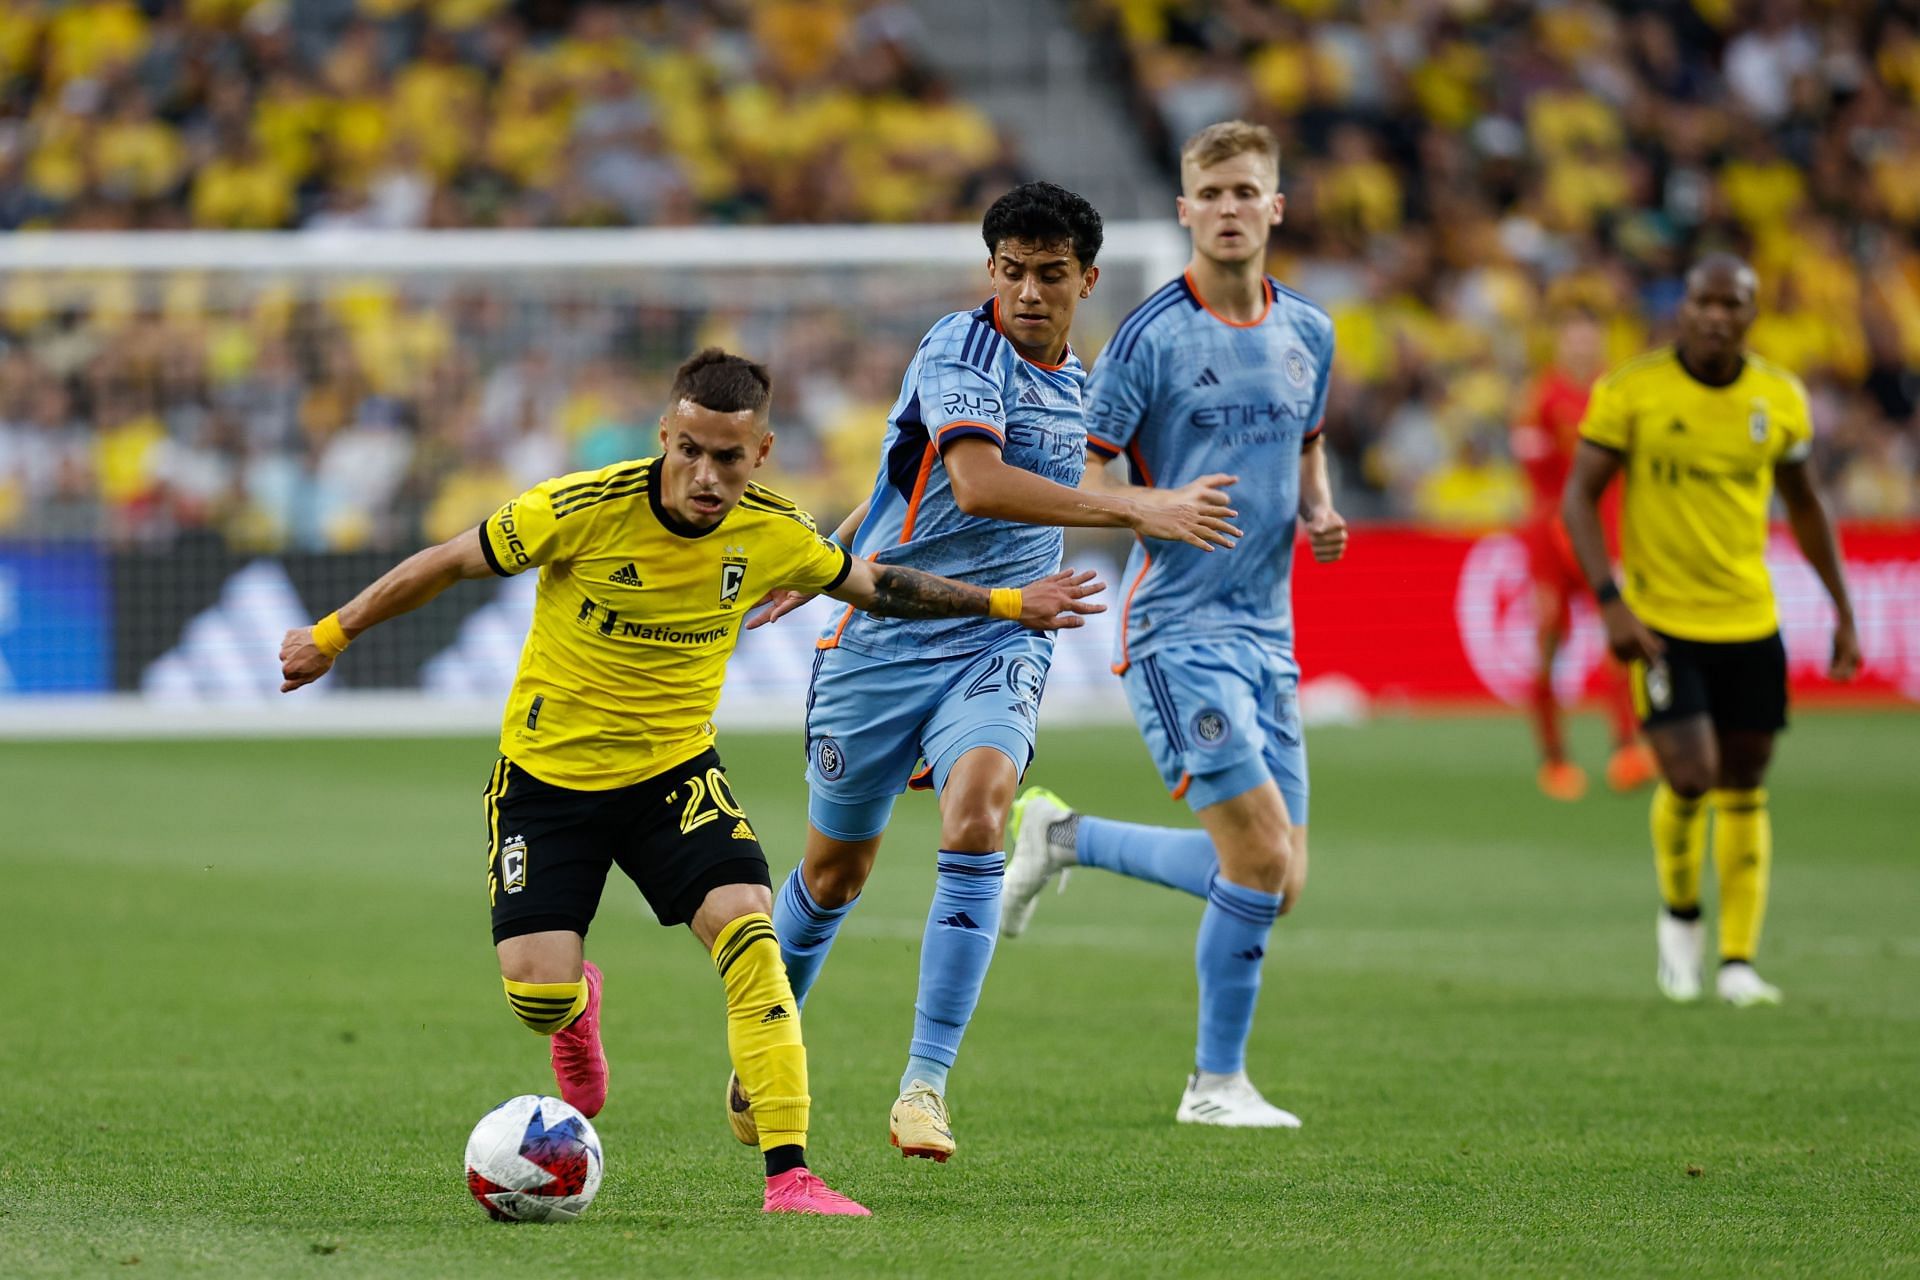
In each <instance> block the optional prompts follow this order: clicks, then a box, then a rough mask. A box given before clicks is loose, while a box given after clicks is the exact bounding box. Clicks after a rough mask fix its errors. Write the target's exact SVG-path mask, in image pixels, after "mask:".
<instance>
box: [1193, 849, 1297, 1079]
mask: <svg viewBox="0 0 1920 1280" xmlns="http://www.w3.org/2000/svg"><path fill="white" fill-rule="evenodd" d="M1279 915H1280V895H1279V894H1275V893H1262V892H1261V891H1260V890H1258V889H1249V888H1247V887H1246V886H1245V885H1238V884H1232V883H1230V882H1228V881H1226V880H1222V879H1220V878H1219V877H1218V876H1215V877H1214V879H1213V883H1212V884H1211V885H1209V886H1208V888H1207V909H1206V911H1205V912H1203V913H1202V914H1201V916H1200V936H1199V937H1198V938H1196V939H1195V940H1194V944H1193V967H1194V969H1195V970H1196V971H1198V973H1199V975H1200V1044H1199V1048H1198V1051H1197V1052H1196V1053H1195V1055H1194V1065H1195V1066H1197V1067H1199V1068H1200V1070H1202V1071H1213V1072H1218V1073H1219V1074H1221V1075H1231V1074H1233V1073H1234V1072H1236V1071H1240V1070H1243V1069H1245V1067H1246V1065H1247V1036H1248V1035H1249V1034H1250V1033H1251V1032H1252V1030H1253V1006H1254V1004H1255V1003H1256V1002H1257V1001H1258V1000H1259V999H1260V962H1261V960H1262V959H1263V958H1264V957H1265V956H1266V954H1267V934H1268V933H1269V932H1270V931H1271V930H1272V929H1273V922H1274V920H1275V919H1277V918H1278V917H1279Z"/></svg>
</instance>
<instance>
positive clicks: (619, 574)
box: [607, 560, 640, 587]
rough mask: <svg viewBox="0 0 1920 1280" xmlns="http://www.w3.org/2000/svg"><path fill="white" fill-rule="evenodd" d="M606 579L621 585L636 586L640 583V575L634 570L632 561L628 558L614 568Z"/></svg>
mask: <svg viewBox="0 0 1920 1280" xmlns="http://www.w3.org/2000/svg"><path fill="white" fill-rule="evenodd" d="M607 581H608V582H612V583H616V584H618V585H619V586H623V587H637V586H639V585H640V575H639V573H638V572H637V571H635V569H634V567H633V561H631V560H629V561H627V562H626V563H625V564H623V565H621V566H620V567H619V568H618V569H615V570H614V571H613V576H611V577H610V578H608V579H607Z"/></svg>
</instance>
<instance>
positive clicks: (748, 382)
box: [667, 347, 773, 413]
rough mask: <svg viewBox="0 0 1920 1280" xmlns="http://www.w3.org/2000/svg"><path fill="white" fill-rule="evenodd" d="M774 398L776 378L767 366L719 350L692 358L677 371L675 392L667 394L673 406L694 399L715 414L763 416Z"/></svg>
mask: <svg viewBox="0 0 1920 1280" xmlns="http://www.w3.org/2000/svg"><path fill="white" fill-rule="evenodd" d="M772 398H773V375H772V374H770V373H768V372H767V366H765V365H763V364H755V363H754V362H753V361H751V360H749V359H747V358H746V357H745V356H736V355H734V354H733V353H732V352H730V351H722V350H721V349H720V348H719V347H708V348H706V349H705V350H704V351H697V352H695V353H694V354H693V355H691V356H689V357H688V358H687V362H686V363H685V364H683V365H681V366H680V367H679V368H678V369H676V370H674V372H673V389H672V390H671V391H669V392H668V393H667V400H668V402H669V403H671V404H679V403H680V402H681V401H682V400H691V401H692V402H693V403H695V404H697V405H699V406H700V407H701V408H702V409H711V410H713V411H714V412H715V413H740V412H742V411H744V410H752V411H753V412H754V413H759V412H761V411H763V410H764V409H765V408H766V407H767V402H768V401H769V400H771V399H772Z"/></svg>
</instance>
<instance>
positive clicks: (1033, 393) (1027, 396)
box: [1020, 387, 1047, 409]
mask: <svg viewBox="0 0 1920 1280" xmlns="http://www.w3.org/2000/svg"><path fill="white" fill-rule="evenodd" d="M1020 403H1021V404H1035V405H1039V406H1040V407H1041V408H1043V409H1044V408H1045V407H1046V404H1047V401H1046V397H1044V396H1042V395H1041V394H1040V391H1039V389H1038V388H1037V387H1028V388H1026V389H1025V390H1023V391H1022V392H1021V393H1020Z"/></svg>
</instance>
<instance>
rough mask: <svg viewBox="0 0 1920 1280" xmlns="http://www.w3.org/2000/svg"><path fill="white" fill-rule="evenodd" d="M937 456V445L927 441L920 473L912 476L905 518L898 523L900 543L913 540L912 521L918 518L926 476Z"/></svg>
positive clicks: (930, 473)
mask: <svg viewBox="0 0 1920 1280" xmlns="http://www.w3.org/2000/svg"><path fill="white" fill-rule="evenodd" d="M939 456H940V450H939V447H938V446H936V445H935V444H934V443H933V441H931V440H929V441H927V451H926V453H924V454H922V455H921V457H920V474H919V475H917V476H915V477H914V478H913V495H912V496H911V497H909V498H908V499H907V518H906V519H905V520H904V521H902V522H901V524H900V541H901V542H902V543H907V542H911V541H912V540H913V523H914V521H916V520H918V519H919V518H920V499H922V498H924V497H926V496H927V477H928V476H931V475H932V474H933V461H934V459H935V458H938V457H939Z"/></svg>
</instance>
